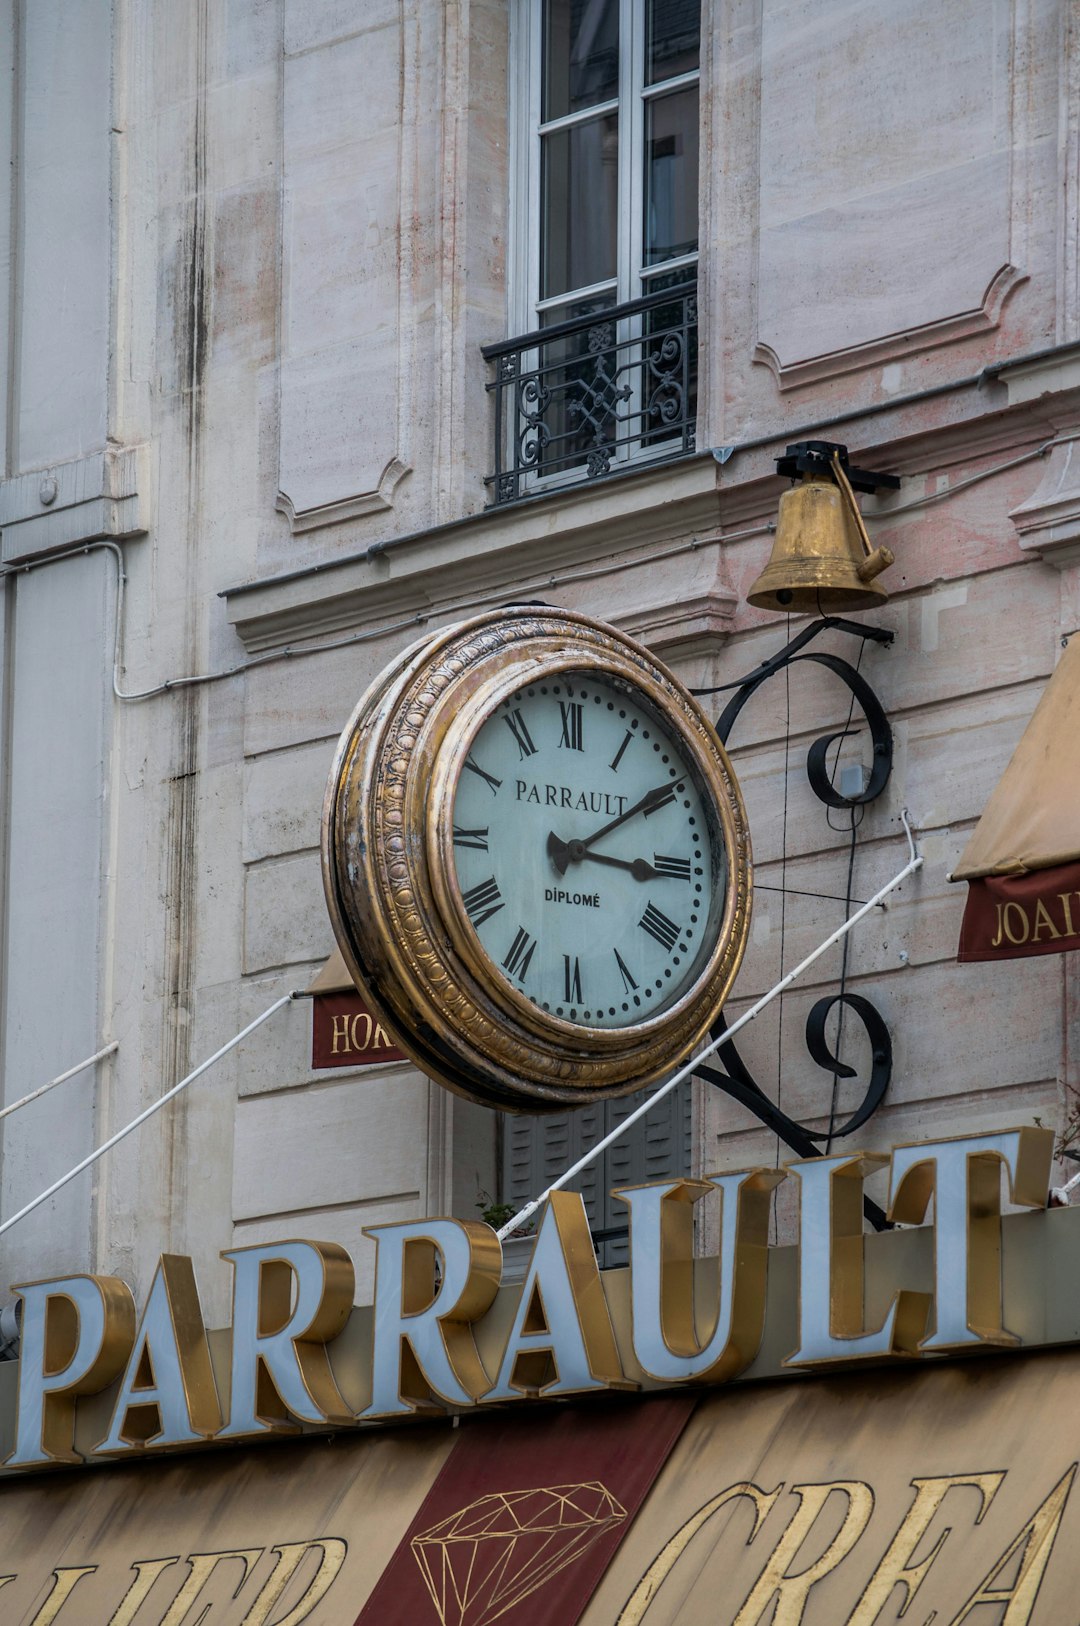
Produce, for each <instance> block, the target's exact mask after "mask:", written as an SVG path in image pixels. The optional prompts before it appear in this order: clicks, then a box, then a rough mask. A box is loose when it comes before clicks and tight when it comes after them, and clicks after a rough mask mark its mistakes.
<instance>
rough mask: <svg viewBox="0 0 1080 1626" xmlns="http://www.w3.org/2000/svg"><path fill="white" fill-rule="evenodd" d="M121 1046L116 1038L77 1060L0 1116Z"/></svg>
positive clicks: (1, 1111) (14, 1109) (14, 1102)
mask: <svg viewBox="0 0 1080 1626" xmlns="http://www.w3.org/2000/svg"><path fill="white" fill-rule="evenodd" d="M119 1048H120V1044H119V1041H118V1040H116V1039H114V1040H113V1042H112V1044H107V1045H105V1046H104V1047H103V1048H102V1049H101V1050H95V1051H94V1054H93V1055H92V1056H87V1058H86V1060H85V1061H79V1062H76V1063H75V1066H74V1067H69V1068H68V1070H67V1072H66V1073H61V1074H60V1076H59V1078H50V1080H49V1082H48V1083H47V1084H42V1086H41V1088H40V1089H37V1090H31V1091H30V1094H29V1095H24V1096H23V1098H22V1100H21V1101H13V1102H12V1103H11V1105H10V1106H9V1107H4V1108H3V1109H2V1110H0V1118H6V1117H7V1115H8V1113H9V1112H18V1110H19V1108H20V1107H25V1106H29V1104H30V1102H31V1101H36V1100H37V1098H38V1096H39V1095H46V1094H47V1093H48V1091H49V1090H55V1088H56V1086H57V1085H58V1084H66V1083H67V1081H68V1079H69V1078H74V1077H75V1074H76V1073H81V1072H84V1071H85V1069H86V1068H87V1067H92V1066H93V1065H94V1063H95V1062H96V1061H104V1060H105V1057H106V1056H111V1055H113V1053H114V1052H115V1051H117V1050H119Z"/></svg>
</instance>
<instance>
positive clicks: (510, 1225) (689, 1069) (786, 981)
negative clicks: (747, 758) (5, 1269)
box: [0, 808, 923, 1242]
mask: <svg viewBox="0 0 1080 1626" xmlns="http://www.w3.org/2000/svg"><path fill="white" fill-rule="evenodd" d="M900 818H901V820H902V822H903V825H904V834H905V835H906V836H907V840H908V851H909V852H910V854H911V857H910V858H909V860H908V862H907V863H906V864H905V865H904V867H903V869H902V870H901V871H900V873H899V874H898V875H894V876H893V878H892V880H891V881H890V882H889V883H888V885H887V886H883V887H882V888H881V890H880V892H875V893H874V896H873V897H872V898H869V899H868V900H867V901H866V903H864V904H863V906H862V908H861V909H857V910H856V911H855V913H854V914H853V915H849V916H848V918H847V920H845V921H844V924H843V925H842V926H839V927H838V928H837V929H836V931H834V932H833V933H832V935H831V936H830V937H827V938H826V939H825V941H824V943H820V944H819V945H818V947H817V948H816V949H814V950H813V951H812V953H810V954H808V955H807V956H806V959H805V960H800V961H799V964H798V965H797V966H796V967H795V969H794V970H793V971H789V972H788V974H787V976H786V977H784V978H782V979H781V981H780V982H778V983H777V984H776V987H775V988H770V989H769V992H768V993H767V994H763V995H762V997H761V998H760V999H759V1000H758V1001H757V1003H756V1004H754V1005H751V1006H750V1009H749V1010H746V1011H744V1012H743V1014H742V1015H741V1016H740V1017H739V1018H738V1019H737V1021H734V1022H732V1024H731V1026H730V1027H729V1028H728V1029H727V1030H726V1032H724V1033H723V1034H721V1036H720V1038H719V1039H713V1040H712V1042H711V1043H710V1044H707V1045H706V1046H705V1048H704V1050H699V1051H698V1053H697V1055H696V1056H695V1057H694V1059H693V1061H688V1062H687V1063H686V1065H685V1067H680V1068H679V1070H678V1072H676V1073H673V1074H672V1076H671V1077H670V1078H669V1079H668V1080H667V1082H666V1083H664V1084H661V1085H660V1088H659V1089H658V1090H654V1091H653V1093H652V1094H651V1095H650V1097H649V1099H648V1100H647V1101H643V1102H642V1104H641V1106H639V1107H638V1108H637V1109H636V1111H634V1112H632V1113H631V1114H630V1116H629V1117H628V1118H624V1119H623V1121H622V1123H620V1124H619V1125H618V1127H617V1128H616V1129H613V1130H612V1131H611V1133H610V1135H605V1136H604V1138H603V1140H598V1141H597V1143H596V1145H595V1146H593V1147H592V1148H591V1149H590V1150H589V1151H587V1152H586V1153H585V1156H584V1157H579V1158H578V1160H577V1162H576V1163H575V1164H574V1165H573V1166H572V1167H571V1168H569V1169H567V1171H566V1173H565V1174H561V1175H560V1176H559V1178H558V1179H557V1180H553V1181H552V1182H551V1184H550V1186H548V1187H547V1189H546V1190H545V1191H542V1192H541V1193H540V1195H539V1197H534V1198H533V1200H532V1201H531V1202H528V1203H526V1204H525V1207H524V1208H523V1209H522V1210H521V1211H520V1213H517V1214H515V1215H514V1216H513V1218H512V1219H508V1220H507V1222H506V1224H505V1225H503V1226H501V1227H500V1229H499V1230H498V1231H497V1232H496V1235H497V1236H498V1238H499V1241H500V1242H501V1241H502V1240H503V1238H504V1237H507V1236H509V1235H510V1233H511V1231H516V1230H517V1228H518V1226H519V1225H523V1224H524V1223H525V1221H526V1220H527V1219H530V1218H531V1217H532V1215H533V1214H535V1213H536V1210H537V1209H538V1208H539V1207H540V1205H541V1204H542V1203H544V1202H546V1200H547V1198H548V1197H550V1195H551V1193H552V1192H553V1191H558V1190H559V1188H560V1186H565V1185H566V1183H567V1181H568V1180H572V1179H573V1178H574V1176H575V1175H576V1174H580V1173H581V1171H582V1169H584V1168H585V1167H586V1166H587V1165H588V1164H589V1163H591V1162H592V1160H593V1158H595V1157H599V1155H600V1153H601V1152H603V1151H606V1150H607V1148H608V1147H609V1146H610V1145H611V1144H612V1142H613V1141H616V1140H618V1138H619V1136H620V1135H622V1134H625V1132H626V1130H628V1129H629V1128H630V1125H631V1124H634V1123H637V1121H638V1119H639V1118H643V1117H644V1116H645V1114H646V1113H647V1112H648V1111H649V1109H650V1108H651V1107H653V1106H655V1105H656V1103H657V1101H659V1100H661V1099H662V1098H663V1097H664V1096H665V1095H667V1094H668V1092H669V1091H670V1090H673V1089H674V1088H675V1086H676V1085H677V1084H681V1083H682V1081H683V1079H684V1078H689V1077H690V1075H691V1074H692V1073H693V1072H694V1071H695V1070H696V1069H697V1068H698V1067H699V1066H700V1065H701V1063H702V1062H703V1061H704V1060H705V1058H706V1057H707V1056H711V1055H712V1053H713V1051H714V1050H719V1048H720V1046H721V1045H724V1044H727V1042H728V1040H729V1039H733V1038H734V1037H735V1035H736V1033H738V1031H739V1029H740V1028H744V1027H745V1026H746V1025H747V1023H748V1022H752V1021H753V1020H754V1018H755V1016H759V1015H760V1014H761V1012H762V1011H763V1010H764V1009H765V1007H766V1005H771V1004H772V1002H773V1000H774V999H776V997H777V996H778V995H779V994H782V993H783V992H784V991H785V989H787V988H790V987H791V984H792V983H793V982H794V981H795V979H796V977H801V976H802V974H803V972H804V971H805V970H807V968H808V967H809V966H812V965H813V963H814V961H815V960H820V958H821V956H822V955H823V954H825V953H827V951H828V950H829V949H831V948H832V946H833V944H834V943H839V942H840V940H841V938H844V937H846V936H847V934H848V932H849V931H851V929H852V927H853V926H857V925H858V923H859V921H860V920H862V919H863V917H864V916H866V915H868V914H869V913H870V911H871V909H876V908H877V906H878V904H879V903H881V902H882V900H883V899H884V898H887V897H888V895H889V893H890V892H894V891H895V890H896V888H897V887H898V886H899V885H900V883H901V882H902V881H906V880H907V878H908V876H909V875H912V874H914V872H915V871H916V870H917V869H921V868H922V865H923V857H922V854H921V853H920V852H918V851H917V850H916V847H915V838H914V836H913V835H912V833H911V825H910V824H909V823H908V816H907V809H906V808H905V809H904V810H903V812H902V813H901V814H900ZM2 1230H3V1226H2V1225H0V1231H2Z"/></svg>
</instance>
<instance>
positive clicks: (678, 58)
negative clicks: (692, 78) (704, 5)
mask: <svg viewBox="0 0 1080 1626" xmlns="http://www.w3.org/2000/svg"><path fill="white" fill-rule="evenodd" d="M700 43H701V0H648V10H647V13H646V21H645V83H646V84H647V85H655V84H657V83H658V82H659V81H660V80H661V79H674V77H675V75H676V74H677V73H690V72H692V71H693V69H694V68H696V67H697V66H698V60H699V56H700Z"/></svg>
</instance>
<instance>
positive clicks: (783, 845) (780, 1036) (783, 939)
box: [772, 615, 791, 1242]
mask: <svg viewBox="0 0 1080 1626" xmlns="http://www.w3.org/2000/svg"><path fill="white" fill-rule="evenodd" d="M784 632H785V637H786V641H787V642H788V643H790V642H791V616H790V615H788V616H787V618H786V625H785V628H784ZM784 705H785V712H784V819H783V825H782V828H781V835H780V883H781V892H780V981H781V983H782V982H783V980H784V954H785V950H786V947H787V826H788V780H789V778H790V772H789V767H790V761H791V662H790V661H788V663H787V665H786V666H785V667H784ZM783 1090H784V996H783V994H781V995H780V1003H779V1005H778V1007H777V1022H776V1105H777V1109H778V1110H780V1109H781V1108H782V1107H783ZM774 1167H775V1168H777V1169H778V1168H779V1167H780V1136H779V1135H777V1137H776V1160H775V1163H774ZM777 1223H778V1222H777V1217H776V1210H775V1208H774V1209H773V1214H772V1227H773V1241H774V1242H775V1241H776V1240H777V1234H778V1233H777Z"/></svg>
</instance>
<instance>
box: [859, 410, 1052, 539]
mask: <svg viewBox="0 0 1080 1626" xmlns="http://www.w3.org/2000/svg"><path fill="white" fill-rule="evenodd" d="M1071 440H1080V430H1078V431H1077V432H1076V433H1074V434H1071V435H1054V436H1053V438H1052V439H1051V440H1044V441H1043V443H1042V445H1041V446H1035V447H1033V448H1032V450H1031V451H1030V452H1021V454H1020V456H1019V457H1012V458H1010V459H1009V461H1008V462H1007V463H995V464H994V466H993V468H990V469H980V470H979V472H978V474H969V475H968V476H967V478H966V479H965V480H957V481H956V482H955V484H953V485H948V486H945V487H944V489H943V490H941V491H931V492H930V493H929V495H928V496H926V497H915V498H914V499H913V500H912V501H911V502H905V503H899V504H898V505H897V506H896V507H895V508H882V509H881V510H880V511H879V512H878V513H877V514H875V515H873V516H872V517H873V518H875V519H888V518H890V517H891V516H892V515H893V514H910V513H911V511H912V509H914V508H927V507H929V505H930V503H932V502H944V501H945V499H946V497H955V495H956V493H957V492H958V491H966V490H967V488H968V486H977V485H978V484H979V483H980V481H982V480H990V479H992V478H993V476H994V475H995V474H1004V473H1005V472H1006V471H1007V470H1008V469H1016V468H1019V467H1020V465H1021V464H1022V463H1031V462H1033V461H1034V459H1035V458H1037V457H1045V456H1046V454H1047V452H1048V451H1049V450H1050V448H1051V447H1052V446H1063V445H1065V444H1066V443H1067V442H1068V441H1071Z"/></svg>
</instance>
